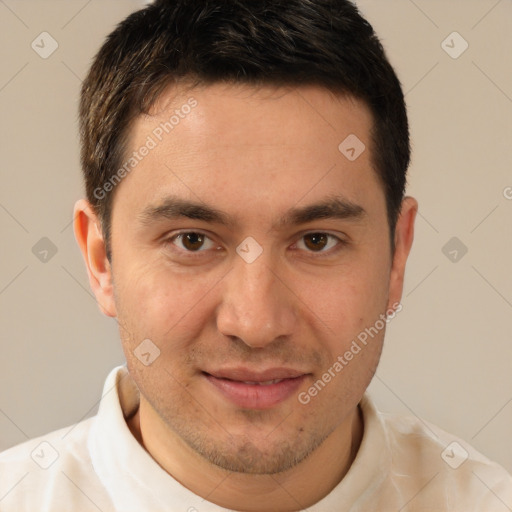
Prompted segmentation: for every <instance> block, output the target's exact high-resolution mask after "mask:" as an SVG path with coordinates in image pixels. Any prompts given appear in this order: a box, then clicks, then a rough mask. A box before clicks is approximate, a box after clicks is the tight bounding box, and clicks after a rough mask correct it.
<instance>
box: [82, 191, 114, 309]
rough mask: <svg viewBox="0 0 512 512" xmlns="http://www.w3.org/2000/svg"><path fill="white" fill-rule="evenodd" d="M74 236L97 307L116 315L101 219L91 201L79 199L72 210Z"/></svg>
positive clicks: (110, 270)
mask: <svg viewBox="0 0 512 512" xmlns="http://www.w3.org/2000/svg"><path fill="white" fill-rule="evenodd" d="M73 219H74V220H73V228H74V232H75V238H76V241H77V243H78V246H79V247H80V250H81V252H82V256H83V258H84V262H85V266H86V269H87V275H88V276H89V284H90V286H91V288H92V291H93V292H94V295H95V297H96V301H97V303H98V307H99V308H100V311H101V312H102V313H103V314H104V315H106V316H111V317H115V316H117V311H116V307H115V301H114V289H113V285H112V269H111V266H110V262H109V261H108V258H107V254H106V249H105V241H104V239H103V233H102V230H101V223H100V221H99V219H98V217H97V215H96V213H95V212H94V210H93V208H92V206H91V204H90V203H89V202H88V201H87V200H85V199H80V200H79V201H77V202H76V204H75V208H74V212H73Z"/></svg>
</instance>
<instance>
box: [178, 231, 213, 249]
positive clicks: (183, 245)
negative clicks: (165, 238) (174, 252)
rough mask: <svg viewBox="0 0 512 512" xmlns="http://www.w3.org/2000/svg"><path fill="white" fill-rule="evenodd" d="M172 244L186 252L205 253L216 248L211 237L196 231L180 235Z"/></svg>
mask: <svg viewBox="0 0 512 512" xmlns="http://www.w3.org/2000/svg"><path fill="white" fill-rule="evenodd" d="M170 242H171V243H172V244H174V245H176V246H177V247H179V248H180V249H181V250H182V251H185V252H203V251H205V250H207V249H212V248H213V247H214V243H213V241H212V240H210V238H209V237H207V236H206V235H204V234H203V233H196V232H194V231H188V232H186V233H179V234H177V235H176V236H174V237H173V238H172V239H171V240H170Z"/></svg>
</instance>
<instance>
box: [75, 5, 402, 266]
mask: <svg viewBox="0 0 512 512" xmlns="http://www.w3.org/2000/svg"><path fill="white" fill-rule="evenodd" d="M179 82H189V83H192V84H196V85H197V84H212V83H216V82H234V83H244V84H252V85H255V86H260V85H267V84H268V85H278V86H279V85H284V86H300V85H319V86H323V87H325V88H326V89H329V90H331V91H333V92H335V93H339V94H345V95H351V96H354V97H356V98H359V99H361V100H363V101H364V102H365V103H366V104H367V105H368V106H369V108H370V109H371V112H372V114H373V119H374V126H373V130H372V141H371V142H372V145H371V155H372V161H373V166H374V168H375V170H376V172H377V174H378V176H379V178H380V180H381V183H382V185H383V187H384V192H385V196H386V204H387V214H388V223H389V227H390V233H391V244H392V245H393V234H394V228H395V225H396V220H397V217H398V214H399V212H400V206H401V202H402V199H403V196H404V191H405V184H406V173H407V168H408V166H409V160H410V146H409V128H408V121H407V114H406V107H405V102H404V97H403V93H402V89H401V86H400V83H399V81H398V78H397V76H396V74H395V72H394V70H393V68H392V66H391V65H390V63H389V61H388V60H387V58H386V55H385V52H384V50H383V48H382V45H381V44H380V42H379V40H378V38H377V37H376V35H375V33H374V31H373V29H372V27H371V25H370V24H369V23H368V22H367V21H366V20H365V19H364V18H363V17H362V16H361V15H360V13H359V11H358V10H357V7H356V6H355V5H354V4H352V3H351V2H350V1H348V0H211V1H208V2H205V1H199V0H159V1H158V0H157V1H155V2H154V3H153V4H151V5H149V6H147V7H146V8H144V9H142V10H139V11H137V12H134V13H133V14H131V15H130V16H128V17H127V18H126V19H125V20H124V21H123V22H122V23H120V24H119V25H118V26H117V28H116V29H115V30H114V31H113V32H112V33H111V34H110V35H109V36H108V37H107V40H106V41H105V43H104V44H103V46H102V47H101V49H100V50H99V52H98V54H97V55H96V57H95V59H94V62H93V64H92V66H91V69H90V71H89V73H88V75H87V77H86V79H85V81H84V83H83V86H82V91H81V101H80V136H81V163H82V169H83V173H84V177H85V186H86V194H87V199H88V200H89V202H90V203H91V204H92V206H93V208H94V210H95V212H96V214H97V215H98V217H99V218H100V221H101V224H102V229H103V234H104V237H105V242H106V245H107V255H108V256H109V258H110V249H109V240H110V218H111V210H112V201H113V196H114V190H113V188H114V187H110V186H105V185H106V184H108V183H109V180H111V179H112V178H113V177H115V173H116V171H118V169H119V167H120V165H121V164H122V161H123V155H124V153H125V150H126V145H127V135H128V133H129V132H128V130H129V128H130V124H131V120H132V119H134V118H135V117H136V116H138V115H139V114H141V113H147V112H148V111H149V109H150V108H151V106H152V105H153V104H154V102H155V100H156V99H157V98H158V96H159V94H160V93H161V92H162V90H163V89H164V88H165V87H166V86H168V85H170V84H172V83H176V84H177V83H179ZM107 189H108V190H107ZM98 191H101V193H98ZM107 192H108V193H107Z"/></svg>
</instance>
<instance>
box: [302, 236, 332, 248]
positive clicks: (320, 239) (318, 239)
mask: <svg viewBox="0 0 512 512" xmlns="http://www.w3.org/2000/svg"><path fill="white" fill-rule="evenodd" d="M328 242H329V235H327V234H326V233H311V234H309V235H305V236H304V243H305V245H306V247H307V248H308V249H311V250H312V251H322V250H323V249H324V248H325V247H326V246H327V244H328Z"/></svg>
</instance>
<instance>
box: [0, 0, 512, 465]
mask: <svg viewBox="0 0 512 512" xmlns="http://www.w3.org/2000/svg"><path fill="white" fill-rule="evenodd" d="M141 5H143V2H141V1H135V0H131V1H130V0H124V1H113V0H108V1H100V0H90V1H85V0H81V1H74V0H66V1H56V0H45V1H40V0H38V1H35V0H32V1H28V0H27V1H19V0H18V1H16V0H0V43H1V44H0V58H1V63H2V65H1V67H0V112H1V118H0V119H1V124H0V130H1V133H0V141H1V145H2V152H1V161H0V173H1V176H0V179H1V188H0V229H1V234H2V236H1V253H0V255H1V260H0V261H1V266H0V314H1V322H0V333H1V342H0V350H1V357H0V390H1V391H0V393H1V394H0V450H1V449H5V448H7V447H9V446H12V445H14V444H16V443H19V442H22V441H24V440H25V439H27V438H28V437H34V436H38V435H42V434H44V433H46V432H48V431H50V430H54V429H56V428H59V427H63V426H66V425H71V424H73V423H75V422H77V421H79V420H81V419H82V418H85V417H88V416H90V415H92V414H94V413H95V411H96V409H97V405H98V399H99V398H100V396H101V389H102V385H103V381H104V378H105V377H106V374H107V373H108V371H109V370H110V369H111V368H112V367H113V366H114V365H118V364H121V363H122V362H123V355H122V352H121V348H120V343H119V337H118V333H117V329H116V323H115V321H114V320H112V319H108V318H105V317H103V316H102V315H101V314H100V313H99V310H98V308H97V306H96V303H95V300H94V297H93V295H92V294H91V291H90V289H89V285H88V281H87V275H86V271H85V267H84V265H83V263H82V258H81V255H80V253H79V250H78V247H77V246H76V243H75V240H74V236H73V232H72V227H71V221H72V208H73V204H74V201H75V200H76V199H78V198H79V197H81V196H82V193H83V192H82V183H81V175H80V168H79V160H78V139H77V124H76V117H77V115H76V111H77V101H78V93H79V88H80V83H81V80H82V78H83V77H84V76H85V73H86V70H87V68H88V66H89V64H90V61H91V59H92V57H93V55H94V54H95V52H96V51H97V49H98V48H99V46H100V44H101V42H102V41H103V39H104V37H105V36H106V35H107V34H108V33H109V32H110V31H111V30H112V29H113V27H114V26H115V24H117V23H118V22H119V21H121V19H123V18H124V17H125V16H126V15H127V14H128V13H130V12H131V11H133V10H135V9H136V8H138V7H140V6H141ZM358 5H359V6H360V8H361V10H362V11H363V13H364V14H365V15H366V16H367V17H368V19H369V20H370V22H371V23H372V24H373V25H374V27H375V29H376V30H377V32H378V34H379V35H380V37H381V38H382V41H383V43H384V45H385V47H386V49H387V51H388V53H389V56H390V59H391V61H392V63H393V64H394V65H395V67H396V69H397V72H398V74H399V77H400V79H401V81H402V83H403V86H404V90H405V91H406V93H407V94H406V99H407V103H408V106H409V112H410V121H411V131H412V138H413V149H414V153H413V163H412V166H411V169H410V178H409V189H408V192H409V194H411V195H414V196H415V197H416V198H417V199H418V200H419V203H420V211H419V217H418V220H417V225H416V229H417V231H416V240H415V245H414V247H413V250H412V254H411V257H410V262H409V267H408V271H407V275H406V284H405V293H404V297H403V306H404V307H403V311H402V312H401V313H400V314H399V315H398V316H397V318H396V320H393V321H392V322H391V324H390V325H389V328H388V333H387V336H386V344H385V349H384V354H383V358H382V361H381V364H380V367H379V369H378V372H377V375H376V377H375V379H374V381H373V383H372V385H371V387H370V391H371V393H372V394H373V396H374V398H375V399H376V401H377V403H378V405H379V407H380V408H381V409H382V410H385V411H391V412H404V413H407V414H415V415H418V416H420V417H422V418H426V419H428V420H429V421H431V422H433V423H436V424H438V425H439V426H441V427H442V428H444V429H445V430H448V431H449V432H452V433H453V434H455V435H457V436H460V437H462V438H463V439H465V440H467V441H469V442H470V443H471V444H473V445H474V446H475V447H476V448H477V449H479V450H480V451H482V452H483V453H484V454H485V455H487V456H488V457H490V458H492V459H494V460H496V461H498V462H500V463H501V464H502V465H504V466H505V467H506V468H507V469H508V470H509V471H512V443H511V442H510V432H511V431H512V428H511V427H512V371H511V364H512V328H511V327H512V322H511V318H512V314H511V313H512V272H511V262H512V169H511V163H512V144H511V141H512V72H511V67H510V62H511V61H510V55H511V50H512V2H511V1H510V0H501V1H497V0H459V1H456V0H415V1H413V0H361V1H359V2H358ZM454 31H456V32H458V33H459V34H460V36H461V37H462V38H463V39H461V38H460V37H459V36H457V35H455V36H453V35H451V36H450V34H452V33H453V32H454ZM42 32H48V33H49V34H50V35H51V37H52V38H53V39H54V40H55V41H56V43H57V44H58V48H57V49H56V51H55V52H54V53H52V54H51V55H50V56H48V57H47V58H42V57H41V56H40V53H41V52H43V51H49V49H51V44H52V41H51V40H50V39H49V38H48V36H40V34H41V33H42ZM448 36H449V37H448ZM41 38H45V39H44V43H41ZM445 40H446V42H445V43H444V44H443V41H445ZM33 41H35V43H34V44H38V45H39V47H38V46H36V49H37V51H36V50H35V49H33V48H32V47H31V44H32V42H33ZM464 41H467V43H468V45H469V46H468V48H467V50H466V51H465V52H464V53H462V54H461V55H460V56H457V54H458V53H460V51H461V50H462V49H463V48H464ZM43 46H44V48H43ZM445 50H446V51H445ZM447 51H448V52H449V53H451V54H452V56H450V55H449V54H448V53H447ZM38 52H39V53H38ZM453 56H457V58H453ZM44 237H46V238H48V239H49V240H51V243H52V244H53V246H54V247H55V249H54V250H56V251H57V252H56V253H55V254H52V252H51V250H50V252H48V253H47V254H45V253H44V252H41V251H44V250H48V248H49V247H50V246H49V245H48V241H46V240H44V241H42V242H41V241H40V240H41V239H42V238H44ZM453 237H456V240H452V241H451V242H450V243H449V241H450V240H451V239H452V238H453ZM447 243H449V244H448V246H447V245H446V244H447ZM36 244H39V245H36ZM34 246H35V249H34ZM464 248H467V253H466V254H463V252H464V250H465V249H464ZM453 251H456V253H455V252H453ZM34 253H35V254H34ZM41 258H42V259H43V261H41ZM45 258H46V261H44V260H45ZM454 260H455V261H454Z"/></svg>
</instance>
